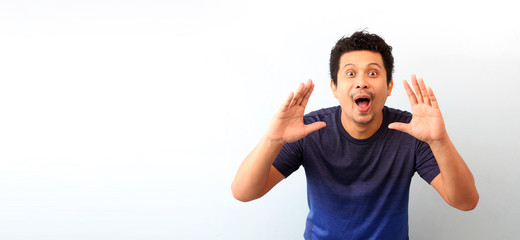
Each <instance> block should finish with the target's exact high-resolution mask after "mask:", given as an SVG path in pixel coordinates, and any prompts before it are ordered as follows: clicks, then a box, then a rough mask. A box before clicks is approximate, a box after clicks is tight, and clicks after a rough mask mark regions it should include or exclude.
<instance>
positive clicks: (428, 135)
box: [232, 31, 479, 239]
mask: <svg viewBox="0 0 520 240" xmlns="http://www.w3.org/2000/svg"><path fill="white" fill-rule="evenodd" d="M391 49H392V48H391V47H390V46H388V45H387V44H386V43H385V41H384V40H383V39H382V38H380V37H379V36H377V35H375V34H369V33H367V32H364V31H363V32H356V33H354V34H353V35H352V36H350V37H345V38H342V39H340V40H339V41H338V42H337V44H336V46H335V47H334V48H333V49H332V51H331V58H330V71H331V78H332V80H331V83H330V87H331V89H332V93H333V94H334V97H335V98H337V99H338V101H339V105H340V106H337V107H331V108H326V109H321V110H318V111H315V112H312V113H309V114H307V115H305V116H304V111H305V107H306V105H307V102H308V101H309V97H310V95H311V93H312V90H313V88H314V83H313V82H312V81H311V80H309V81H308V82H307V83H306V84H303V83H302V84H300V86H299V87H298V89H297V90H296V92H295V93H291V94H290V95H289V97H288V98H287V100H286V101H285V102H284V103H283V105H282V106H281V108H280V109H279V110H278V112H277V113H276V115H275V116H274V117H273V119H272V121H271V123H270V125H269V128H268V130H267V132H266V133H265V135H264V136H263V138H262V139H261V141H260V142H259V143H258V145H257V146H256V147H255V148H254V149H253V151H252V152H251V153H250V154H249V155H248V156H247V157H246V158H245V159H244V161H243V162H242V164H241V166H240V168H239V170H238V172H237V174H236V177H235V179H234V181H233V184H232V192H233V195H234V197H235V198H236V199H238V200H240V201H251V200H254V199H257V198H260V197H262V196H263V195H264V194H266V193H267V192H268V191H269V190H270V189H272V188H273V187H274V186H275V185H276V184H277V183H279V182H280V181H281V180H283V179H284V178H286V177H288V176H289V175H290V174H291V173H292V172H294V171H295V170H297V169H298V168H299V166H300V165H302V166H303V167H304V169H305V174H306V178H307V194H308V203H309V209H310V212H309V215H308V217H307V223H306V229H305V233H304V237H305V239H385V238H388V239H408V199H409V189H410V182H411V178H412V176H413V174H414V173H415V172H416V171H417V172H418V173H419V175H420V176H421V177H422V178H423V179H424V180H425V181H427V182H428V183H430V184H431V186H433V187H434V188H435V189H436V190H437V192H439V194H440V195H441V196H442V198H443V199H444V200H445V201H446V202H447V203H448V204H449V205H451V206H453V207H455V208H458V209H460V210H465V211H467V210H472V209H473V208H475V207H476V205H477V202H478V199H479V196H478V193H477V189H476V187H475V183H474V179H473V176H472V174H471V172H470V170H469V169H468V167H467V166H466V164H465V162H464V160H463V159H462V158H461V156H460V155H459V154H458V152H457V151H456V150H455V147H454V146H453V144H452V142H451V140H450V138H449V136H448V134H447V132H446V129H445V126H444V120H443V118H442V115H441V112H440V110H439V106H438V103H437V99H436V97H435V95H434V94H433V91H432V89H431V88H426V86H425V84H424V81H423V80H422V79H419V80H417V78H416V76H415V75H413V76H412V78H411V83H412V87H413V90H412V87H410V85H409V84H408V82H407V81H404V88H405V90H406V93H407V95H408V99H409V101H410V104H411V106H412V114H410V113H407V112H404V111H400V110H397V109H392V108H389V107H386V106H385V105H384V104H385V102H386V98H387V97H388V96H390V94H391V92H392V87H393V79H392V72H393V61H394V60H393V56H392V53H391Z"/></svg>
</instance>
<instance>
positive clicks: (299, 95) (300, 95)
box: [289, 83, 305, 107]
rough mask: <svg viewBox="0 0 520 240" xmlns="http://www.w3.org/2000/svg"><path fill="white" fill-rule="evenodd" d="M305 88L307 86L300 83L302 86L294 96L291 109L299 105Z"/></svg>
mask: <svg viewBox="0 0 520 240" xmlns="http://www.w3.org/2000/svg"><path fill="white" fill-rule="evenodd" d="M304 87H305V85H304V84H303V83H300V85H299V86H298V88H297V89H296V91H295V92H294V96H293V98H292V101H291V104H290V105H289V107H292V106H294V105H296V104H297V103H299V102H300V100H299V98H301V97H302V91H303V88H304Z"/></svg>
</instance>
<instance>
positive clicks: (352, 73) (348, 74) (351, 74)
mask: <svg viewBox="0 0 520 240" xmlns="http://www.w3.org/2000/svg"><path fill="white" fill-rule="evenodd" d="M354 75H356V74H355V73H354V72H350V71H349V72H347V76H350V77H351V76H354Z"/></svg>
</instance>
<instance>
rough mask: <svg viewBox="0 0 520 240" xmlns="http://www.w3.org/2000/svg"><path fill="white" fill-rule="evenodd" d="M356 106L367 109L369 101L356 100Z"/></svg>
mask: <svg viewBox="0 0 520 240" xmlns="http://www.w3.org/2000/svg"><path fill="white" fill-rule="evenodd" d="M356 104H357V105H358V106H360V107H368V105H369V104H370V99H368V98H358V99H356Z"/></svg>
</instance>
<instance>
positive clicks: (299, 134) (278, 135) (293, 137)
mask: <svg viewBox="0 0 520 240" xmlns="http://www.w3.org/2000/svg"><path fill="white" fill-rule="evenodd" d="M313 89H314V84H313V83H312V81H310V80H309V81H308V82H307V84H303V83H302V84H301V85H300V87H299V88H298V90H297V91H296V92H295V93H294V94H293V93H291V94H290V95H289V97H288V98H287V100H286V101H285V102H284V104H283V105H282V107H281V108H280V110H278V112H277V113H276V115H275V116H274V118H273V120H272V121H271V124H270V126H269V130H268V136H269V137H270V138H271V139H273V140H275V141H283V142H294V141H297V140H299V139H301V138H303V137H305V136H307V135H308V134H309V133H311V132H313V131H316V130H318V129H320V128H322V127H324V126H325V124H324V123H323V122H316V123H313V124H310V125H305V124H304V123H303V115H304V113H305V107H306V106H307V102H308V101H309V98H310V95H311V93H312V90H313Z"/></svg>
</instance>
